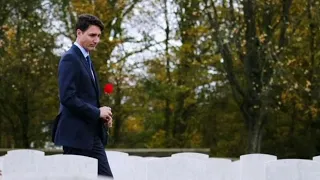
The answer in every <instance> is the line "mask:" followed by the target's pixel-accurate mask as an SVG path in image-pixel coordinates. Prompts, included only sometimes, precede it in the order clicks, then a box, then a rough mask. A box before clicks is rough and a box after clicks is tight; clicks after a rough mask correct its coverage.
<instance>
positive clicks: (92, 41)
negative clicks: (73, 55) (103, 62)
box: [77, 25, 101, 51]
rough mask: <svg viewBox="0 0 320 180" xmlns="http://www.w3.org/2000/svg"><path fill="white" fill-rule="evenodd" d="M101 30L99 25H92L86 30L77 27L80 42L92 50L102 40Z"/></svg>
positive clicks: (85, 47)
mask: <svg viewBox="0 0 320 180" xmlns="http://www.w3.org/2000/svg"><path fill="white" fill-rule="evenodd" d="M100 35H101V30H100V28H99V27H98V26H95V25H91V26H89V28H88V29H87V30H86V31H81V30H80V29H77V40H78V43H79V44H80V45H81V46H82V47H83V48H84V49H86V50H87V51H92V50H94V49H95V48H96V46H97V45H98V43H99V41H100Z"/></svg>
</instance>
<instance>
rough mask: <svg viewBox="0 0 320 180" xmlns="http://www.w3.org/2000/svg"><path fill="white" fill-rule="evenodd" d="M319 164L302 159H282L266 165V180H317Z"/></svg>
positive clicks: (319, 177) (319, 176)
mask: <svg viewBox="0 0 320 180" xmlns="http://www.w3.org/2000/svg"><path fill="white" fill-rule="evenodd" d="M319 179H320V163H317V162H315V161H312V160H303V159H282V160H277V161H271V162H268V163H266V180H319Z"/></svg>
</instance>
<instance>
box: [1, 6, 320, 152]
mask: <svg viewBox="0 0 320 180" xmlns="http://www.w3.org/2000/svg"><path fill="white" fill-rule="evenodd" d="M82 13H90V14H94V15H96V16H98V17H99V18H100V19H101V20H102V21H103V23H104V25H105V30H104V32H103V35H102V38H101V43H100V44H99V45H98V48H97V50H96V51H95V52H93V53H92V59H93V62H94V64H95V67H96V71H97V72H98V75H99V79H100V85H101V87H102V88H103V86H104V84H106V83H113V85H114V92H113V93H112V94H110V95H107V94H103V95H102V97H101V103H102V104H103V105H107V106H110V107H112V109H113V114H114V126H113V128H112V130H111V139H110V144H109V145H108V148H132V149H135V148H209V150H210V155H212V156H217V157H239V156H240V155H242V154H245V153H255V152H260V153H269V154H273V155H276V156H278V158H285V157H287V158H288V157H296V158H310V157H313V156H315V155H318V154H320V119H319V107H320V106H319V105H320V104H319V98H320V84H319V83H320V81H319V80H320V79H319V78H320V77H319V75H320V74H319V73H320V71H319V70H320V68H319V60H320V45H319V42H320V3H319V1H318V0H303V1H293V0H69V1H68V0H1V1H0V148H53V145H52V143H51V130H50V126H51V124H52V121H53V119H54V118H55V116H56V115H57V113H58V108H59V98H58V86H57V67H58V63H59V59H60V55H61V54H62V53H63V52H64V51H65V50H67V49H68V48H69V47H71V45H72V43H73V42H74V41H75V29H74V25H75V22H76V18H77V16H78V15H79V14H82Z"/></svg>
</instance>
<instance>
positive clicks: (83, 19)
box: [76, 14, 104, 31]
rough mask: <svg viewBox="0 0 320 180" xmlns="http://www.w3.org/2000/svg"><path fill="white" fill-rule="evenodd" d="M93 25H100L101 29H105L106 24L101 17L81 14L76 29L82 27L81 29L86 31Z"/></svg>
mask: <svg viewBox="0 0 320 180" xmlns="http://www.w3.org/2000/svg"><path fill="white" fill-rule="evenodd" d="M91 25H95V26H98V27H99V28H100V30H101V31H103V28H104V25H103V23H102V21H101V20H100V19H99V18H97V17H96V16H93V15H91V14H81V15H80V16H78V22H77V24H76V31H77V29H80V30H81V31H86V30H87V29H88V28H89V26H91Z"/></svg>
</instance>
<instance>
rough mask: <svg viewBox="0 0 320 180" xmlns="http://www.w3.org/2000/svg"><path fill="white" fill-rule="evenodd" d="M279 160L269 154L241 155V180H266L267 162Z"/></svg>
mask: <svg viewBox="0 0 320 180" xmlns="http://www.w3.org/2000/svg"><path fill="white" fill-rule="evenodd" d="M274 160H277V157H276V156H273V155H269V154H246V155H242V156H240V164H241V169H240V179H241V180H265V163H267V162H269V161H274Z"/></svg>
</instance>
